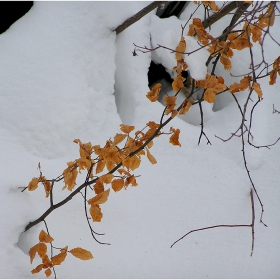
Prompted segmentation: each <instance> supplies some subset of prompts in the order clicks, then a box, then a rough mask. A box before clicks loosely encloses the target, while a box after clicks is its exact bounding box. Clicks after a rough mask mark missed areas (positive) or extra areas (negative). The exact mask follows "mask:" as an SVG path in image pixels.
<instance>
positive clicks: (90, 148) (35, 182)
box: [27, 121, 181, 277]
mask: <svg viewBox="0 0 280 280" xmlns="http://www.w3.org/2000/svg"><path fill="white" fill-rule="evenodd" d="M158 128H159V124H157V123H155V122H153V121H150V122H148V123H147V124H146V127H145V129H143V130H141V131H136V132H134V136H133V137H132V136H131V135H132V132H133V131H134V129H135V127H134V126H129V125H124V124H121V125H120V130H121V133H117V134H116V135H115V136H114V137H113V139H112V140H108V141H107V142H106V144H105V146H104V147H101V146H100V145H92V144H91V143H90V142H88V143H82V142H81V141H80V140H79V139H75V140H74V143H76V144H78V145H79V153H80V157H79V158H78V159H75V160H74V161H71V162H68V163H67V168H66V169H65V170H64V171H63V172H62V178H63V181H64V186H63V188H62V189H63V190H65V189H67V190H69V191H70V192H72V191H73V190H74V189H75V187H76V185H77V183H76V181H77V177H78V174H80V173H81V171H83V170H86V171H87V174H88V176H89V178H90V179H91V180H92V182H93V183H92V184H89V185H90V188H91V189H92V197H91V198H90V199H88V200H87V201H86V202H87V204H88V211H89V214H90V216H91V219H92V221H93V222H100V221H101V220H102V217H103V214H102V211H101V207H100V205H101V204H103V203H105V202H106V201H107V200H108V197H109V194H110V187H111V188H112V189H113V190H114V191H115V192H118V191H120V190H122V189H123V188H124V189H126V188H127V187H128V186H132V187H135V186H137V185H138V184H137V182H136V176H135V175H134V174H133V171H134V170H136V169H137V168H138V167H139V166H140V164H141V157H142V156H147V158H148V160H149V161H150V162H151V163H152V164H156V163H157V161H156V159H155V157H154V156H153V155H152V154H151V152H150V148H152V146H153V141H152V140H151V138H152V137H155V136H159V135H161V132H160V130H159V131H158ZM144 131H145V132H144ZM179 133H180V130H178V129H173V128H172V127H171V128H170V134H171V136H170V139H169V142H170V143H171V144H173V145H178V146H181V144H180V143H179ZM122 143H123V145H122V147H120V144H122ZM38 169H39V170H40V176H39V177H37V178H33V179H32V180H31V181H30V182H29V184H28V187H27V188H28V190H29V191H34V190H36V189H37V188H38V186H39V183H41V184H42V185H43V187H44V189H45V191H46V197H49V196H50V195H51V196H52V187H53V184H51V181H52V182H53V180H47V179H46V178H45V176H43V175H42V171H41V165H40V163H39V165H38ZM115 171H117V172H118V175H114V174H113V173H114V172H115ZM39 241H40V243H38V244H36V245H35V246H33V247H32V248H31V249H30V251H29V255H30V259H31V262H32V261H33V259H34V257H35V255H36V253H38V255H39V256H40V257H41V259H42V263H41V264H40V265H38V266H37V267H36V268H35V269H33V270H32V271H31V272H32V273H38V272H40V271H41V270H42V269H45V274H46V276H47V277H49V276H50V275H51V268H53V267H54V266H55V265H59V264H61V262H62V261H64V259H65V257H66V255H67V252H68V251H67V247H65V248H62V249H60V254H58V255H56V256H54V257H52V258H49V257H48V256H47V254H46V252H47V246H46V244H45V243H51V242H52V241H53V238H52V237H50V236H49V235H48V234H46V233H45V232H44V231H41V233H40V236H39ZM69 252H70V253H71V254H72V255H74V256H76V257H78V258H80V259H82V260H87V259H90V258H92V255H91V253H90V252H89V251H86V250H84V249H82V248H75V249H72V250H70V251H69Z"/></svg>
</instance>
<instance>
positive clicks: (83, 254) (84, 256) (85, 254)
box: [70, 247, 93, 261]
mask: <svg viewBox="0 0 280 280" xmlns="http://www.w3.org/2000/svg"><path fill="white" fill-rule="evenodd" d="M70 253H71V254H72V255H73V256H74V257H76V258H79V259H81V260H83V261H86V260H90V259H93V255H92V254H91V252H90V251H87V250H85V249H83V248H80V247H77V248H74V249H72V250H70Z"/></svg>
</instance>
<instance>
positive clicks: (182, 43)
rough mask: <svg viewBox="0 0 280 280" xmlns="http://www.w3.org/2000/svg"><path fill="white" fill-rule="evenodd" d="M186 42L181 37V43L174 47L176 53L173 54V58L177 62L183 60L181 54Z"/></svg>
mask: <svg viewBox="0 0 280 280" xmlns="http://www.w3.org/2000/svg"><path fill="white" fill-rule="evenodd" d="M186 46H187V45H186V41H185V38H184V37H183V36H182V37H181V41H180V42H179V45H178V46H177V47H176V52H175V58H176V60H177V61H181V60H184V59H183V54H182V53H183V52H185V50H186Z"/></svg>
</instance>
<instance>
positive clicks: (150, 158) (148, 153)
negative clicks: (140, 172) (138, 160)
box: [146, 149, 157, 164]
mask: <svg viewBox="0 0 280 280" xmlns="http://www.w3.org/2000/svg"><path fill="white" fill-rule="evenodd" d="M146 152H147V158H148V160H149V161H150V163H152V164H156V163H157V160H156V159H155V158H154V156H153V155H152V154H151V153H150V151H149V149H146Z"/></svg>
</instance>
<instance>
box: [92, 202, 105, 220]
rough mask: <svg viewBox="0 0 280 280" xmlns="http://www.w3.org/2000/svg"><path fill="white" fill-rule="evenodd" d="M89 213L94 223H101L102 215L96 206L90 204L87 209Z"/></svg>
mask: <svg viewBox="0 0 280 280" xmlns="http://www.w3.org/2000/svg"><path fill="white" fill-rule="evenodd" d="M89 213H90V215H91V218H92V220H93V221H94V222H101V219H102V217H103V214H102V212H101V208H100V206H99V205H98V204H91V205H90V208H89Z"/></svg>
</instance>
